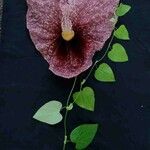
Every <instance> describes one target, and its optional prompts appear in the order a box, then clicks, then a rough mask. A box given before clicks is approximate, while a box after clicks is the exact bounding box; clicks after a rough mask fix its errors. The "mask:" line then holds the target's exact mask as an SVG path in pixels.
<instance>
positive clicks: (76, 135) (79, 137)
mask: <svg viewBox="0 0 150 150" xmlns="http://www.w3.org/2000/svg"><path fill="white" fill-rule="evenodd" d="M97 129H98V124H83V125H80V126H78V127H77V128H75V129H74V130H73V131H72V132H71V135H70V139H71V141H72V142H73V143H75V144H76V149H77V150H82V149H85V148H86V147H88V146H89V144H90V143H91V142H92V141H93V139H94V137H95V135H96V132H97Z"/></svg>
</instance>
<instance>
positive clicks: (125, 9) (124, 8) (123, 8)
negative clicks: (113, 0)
mask: <svg viewBox="0 0 150 150" xmlns="http://www.w3.org/2000/svg"><path fill="white" fill-rule="evenodd" d="M130 9H131V6H130V5H125V4H123V3H120V5H119V7H118V8H117V10H116V15H117V16H119V17H121V16H124V15H125V14H126V13H128V12H129V11H130Z"/></svg>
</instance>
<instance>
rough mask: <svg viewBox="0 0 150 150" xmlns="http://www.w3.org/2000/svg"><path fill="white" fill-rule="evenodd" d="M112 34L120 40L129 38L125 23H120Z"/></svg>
mask: <svg viewBox="0 0 150 150" xmlns="http://www.w3.org/2000/svg"><path fill="white" fill-rule="evenodd" d="M114 36H115V37H116V38H118V39H121V40H129V39H130V38H129V33H128V30H127V28H126V27H125V25H121V26H120V27H119V28H118V29H117V30H116V31H115V32H114Z"/></svg>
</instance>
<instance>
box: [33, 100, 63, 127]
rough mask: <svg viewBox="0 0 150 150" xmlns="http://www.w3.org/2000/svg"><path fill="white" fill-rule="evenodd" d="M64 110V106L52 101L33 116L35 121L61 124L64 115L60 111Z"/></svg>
mask: <svg viewBox="0 0 150 150" xmlns="http://www.w3.org/2000/svg"><path fill="white" fill-rule="evenodd" d="M61 108H62V104H61V103H60V102H58V101H50V102H48V103H46V104H45V105H43V106H42V107H41V108H40V109H39V110H38V111H37V112H36V113H35V115H34V116H33V118H34V119H36V120H38V121H41V122H44V123H47V124H50V125H54V124H57V123H59V122H60V121H61V120H62V118H63V117H62V115H61V114H60V110H61Z"/></svg>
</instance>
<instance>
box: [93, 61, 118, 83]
mask: <svg viewBox="0 0 150 150" xmlns="http://www.w3.org/2000/svg"><path fill="white" fill-rule="evenodd" d="M95 78H96V79H97V80H98V81H102V82H114V81H115V76H114V73H113V71H112V69H111V68H110V66H109V65H108V64H106V63H102V64H100V65H99V67H98V68H97V70H96V71H95Z"/></svg>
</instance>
